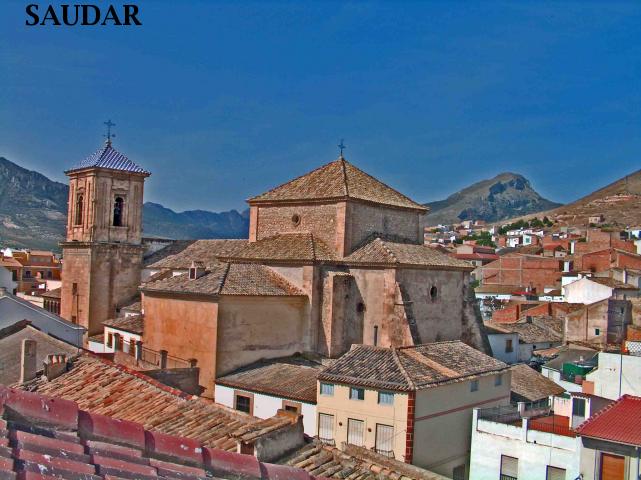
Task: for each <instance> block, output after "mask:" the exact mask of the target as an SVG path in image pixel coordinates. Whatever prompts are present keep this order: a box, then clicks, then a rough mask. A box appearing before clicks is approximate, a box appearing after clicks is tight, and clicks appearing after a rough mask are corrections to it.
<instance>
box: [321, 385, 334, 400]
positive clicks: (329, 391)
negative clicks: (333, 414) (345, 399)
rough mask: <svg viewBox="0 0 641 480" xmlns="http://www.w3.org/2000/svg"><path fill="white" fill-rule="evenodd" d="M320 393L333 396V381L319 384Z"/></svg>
mask: <svg viewBox="0 0 641 480" xmlns="http://www.w3.org/2000/svg"><path fill="white" fill-rule="evenodd" d="M320 394H321V395H327V396H328V397H333V396H334V384H333V383H323V382H321V384H320Z"/></svg>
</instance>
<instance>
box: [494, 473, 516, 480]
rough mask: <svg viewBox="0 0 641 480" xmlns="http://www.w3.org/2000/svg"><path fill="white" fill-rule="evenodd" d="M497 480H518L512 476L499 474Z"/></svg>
mask: <svg viewBox="0 0 641 480" xmlns="http://www.w3.org/2000/svg"><path fill="white" fill-rule="evenodd" d="M499 480H518V479H517V478H516V477H513V476H512V475H504V474H501V475H500V476H499Z"/></svg>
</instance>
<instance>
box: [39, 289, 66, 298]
mask: <svg viewBox="0 0 641 480" xmlns="http://www.w3.org/2000/svg"><path fill="white" fill-rule="evenodd" d="M40 296H41V297H47V298H58V299H59V298H60V297H62V288H61V287H58V288H54V289H53V290H49V291H47V292H43V293H41V294H40Z"/></svg>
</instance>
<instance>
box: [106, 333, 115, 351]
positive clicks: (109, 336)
mask: <svg viewBox="0 0 641 480" xmlns="http://www.w3.org/2000/svg"><path fill="white" fill-rule="evenodd" d="M113 346H114V334H113V333H108V334H107V347H109V348H113Z"/></svg>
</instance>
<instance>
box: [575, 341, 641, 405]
mask: <svg viewBox="0 0 641 480" xmlns="http://www.w3.org/2000/svg"><path fill="white" fill-rule="evenodd" d="M597 365H598V366H597V367H596V368H594V369H592V370H590V371H589V372H588V373H586V375H585V381H584V382H583V384H584V387H583V390H584V391H589V393H593V394H595V395H599V396H601V397H605V398H609V399H611V400H616V399H617V398H619V397H620V396H621V395H626V394H629V395H636V396H641V355H630V354H627V353H614V352H599V353H598V358H597Z"/></svg>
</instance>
